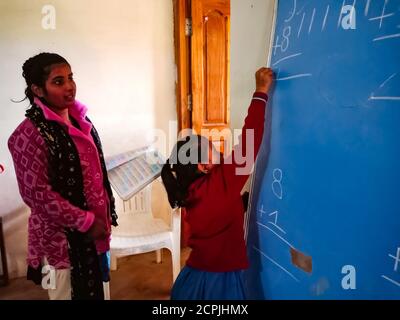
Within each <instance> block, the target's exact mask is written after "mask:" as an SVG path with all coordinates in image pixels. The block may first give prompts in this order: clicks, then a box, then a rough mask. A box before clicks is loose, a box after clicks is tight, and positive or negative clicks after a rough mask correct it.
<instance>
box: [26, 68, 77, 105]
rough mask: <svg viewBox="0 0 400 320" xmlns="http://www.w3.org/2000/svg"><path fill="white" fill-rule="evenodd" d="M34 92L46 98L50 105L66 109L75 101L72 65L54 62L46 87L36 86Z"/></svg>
mask: <svg viewBox="0 0 400 320" xmlns="http://www.w3.org/2000/svg"><path fill="white" fill-rule="evenodd" d="M32 90H33V91H34V93H35V94H36V95H37V96H38V97H39V98H43V99H45V100H46V102H47V104H48V105H49V107H52V108H54V109H56V110H64V109H67V108H68V107H70V106H71V105H73V104H74V103H75V94H76V84H75V81H74V79H73V74H72V71H71V67H70V66H69V65H68V64H66V63H61V64H53V65H51V66H50V73H49V76H48V77H47V80H46V82H45V84H44V88H40V87H37V86H35V88H32Z"/></svg>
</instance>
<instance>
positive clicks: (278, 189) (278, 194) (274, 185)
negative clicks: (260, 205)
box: [272, 169, 283, 199]
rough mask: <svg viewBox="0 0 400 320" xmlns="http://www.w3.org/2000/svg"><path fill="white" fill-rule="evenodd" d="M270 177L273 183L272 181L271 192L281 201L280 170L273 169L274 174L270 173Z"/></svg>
mask: <svg viewBox="0 0 400 320" xmlns="http://www.w3.org/2000/svg"><path fill="white" fill-rule="evenodd" d="M272 177H273V178H274V181H272V192H273V193H274V195H275V196H276V197H277V198H278V199H282V197H283V190H282V177H283V174H282V170H281V169H274V172H273V173H272Z"/></svg>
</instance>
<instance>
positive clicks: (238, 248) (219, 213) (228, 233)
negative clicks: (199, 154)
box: [186, 92, 267, 272]
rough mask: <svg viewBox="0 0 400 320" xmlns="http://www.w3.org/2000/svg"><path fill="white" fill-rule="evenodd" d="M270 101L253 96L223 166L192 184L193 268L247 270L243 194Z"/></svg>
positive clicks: (188, 216) (190, 263)
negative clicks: (237, 141)
mask: <svg viewBox="0 0 400 320" xmlns="http://www.w3.org/2000/svg"><path fill="white" fill-rule="evenodd" d="M266 102H267V95H266V94H264V93H260V92H256V93H254V95H253V99H252V102H251V105H250V107H249V110H248V115H247V117H246V119H245V124H244V127H243V129H242V135H241V137H240V138H239V143H238V144H237V145H236V146H235V147H234V149H233V151H232V153H231V154H230V155H229V156H228V157H227V158H226V159H224V161H223V163H222V164H220V165H218V166H216V167H214V168H213V169H212V170H211V172H210V173H209V174H207V175H206V176H204V177H202V178H200V179H198V180H196V181H195V182H193V183H192V185H191V186H190V188H189V198H188V200H189V201H188V202H189V206H187V207H186V212H187V214H186V220H187V222H188V224H189V228H190V236H189V240H188V244H189V246H190V247H191V248H192V251H191V254H190V256H189V259H188V260H187V262H186V263H187V265H188V266H189V267H192V268H195V269H198V270H203V271H209V272H227V271H235V270H240V269H245V268H247V267H248V260H247V254H246V245H245V240H244V232H243V222H244V208H243V202H242V197H241V194H240V192H241V190H242V189H243V186H244V184H245V183H246V181H247V178H248V177H249V174H250V171H251V169H252V167H253V166H252V164H253V163H254V161H255V158H256V156H257V153H258V150H259V148H260V145H261V140H262V137H263V132H264V115H265V109H266ZM247 129H250V130H247ZM251 129H253V130H254V131H253V130H251ZM246 130H247V131H248V132H246ZM252 133H254V140H251V137H250V140H247V141H248V142H249V145H246V136H247V135H252ZM247 139H249V137H247ZM253 141H254V144H252V143H253ZM246 147H247V149H248V150H247V151H246ZM241 155H243V156H241ZM245 156H247V158H246V161H247V162H250V165H249V163H247V167H250V169H248V168H247V170H243V169H244V168H245V167H246V164H245V163H243V162H244V161H243V160H244V159H243V158H244V157H245ZM238 170H239V171H238ZM240 170H242V171H245V173H244V174H243V172H240Z"/></svg>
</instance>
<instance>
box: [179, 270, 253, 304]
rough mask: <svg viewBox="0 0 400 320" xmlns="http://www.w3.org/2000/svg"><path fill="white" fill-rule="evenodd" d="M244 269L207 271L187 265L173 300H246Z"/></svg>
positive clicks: (181, 273) (180, 275) (180, 276)
mask: <svg viewBox="0 0 400 320" xmlns="http://www.w3.org/2000/svg"><path fill="white" fill-rule="evenodd" d="M244 299H245V292H244V285H243V271H231V272H207V271H200V270H197V269H193V268H191V267H188V266H185V267H184V268H183V269H182V271H181V272H180V273H179V276H178V278H177V279H176V281H175V283H174V286H173V287H172V292H171V300H244Z"/></svg>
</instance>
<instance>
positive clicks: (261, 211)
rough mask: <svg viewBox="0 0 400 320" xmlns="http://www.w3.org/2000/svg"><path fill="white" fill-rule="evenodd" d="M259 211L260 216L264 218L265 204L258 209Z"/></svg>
mask: <svg viewBox="0 0 400 320" xmlns="http://www.w3.org/2000/svg"><path fill="white" fill-rule="evenodd" d="M258 212H260V218H262V217H263V214H264V213H266V211H265V210H264V205H261V209H258Z"/></svg>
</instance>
